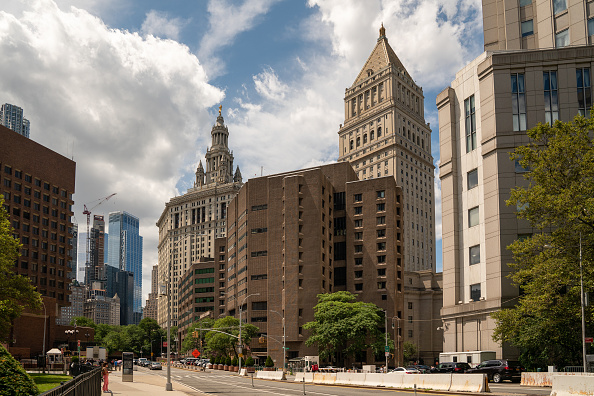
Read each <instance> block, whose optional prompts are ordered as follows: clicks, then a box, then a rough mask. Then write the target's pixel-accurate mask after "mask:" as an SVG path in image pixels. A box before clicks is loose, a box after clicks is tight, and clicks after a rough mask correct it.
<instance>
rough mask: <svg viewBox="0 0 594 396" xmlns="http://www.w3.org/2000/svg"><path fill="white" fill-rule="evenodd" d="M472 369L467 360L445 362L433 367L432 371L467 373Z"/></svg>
mask: <svg viewBox="0 0 594 396" xmlns="http://www.w3.org/2000/svg"><path fill="white" fill-rule="evenodd" d="M468 370H470V364H468V363H466V362H443V363H439V364H438V365H437V367H435V368H433V369H431V370H430V371H431V373H440V374H442V373H466V372H467V371H468Z"/></svg>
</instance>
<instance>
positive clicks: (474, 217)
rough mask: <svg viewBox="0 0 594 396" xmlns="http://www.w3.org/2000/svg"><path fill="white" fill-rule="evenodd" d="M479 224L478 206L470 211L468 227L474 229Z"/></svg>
mask: <svg viewBox="0 0 594 396" xmlns="http://www.w3.org/2000/svg"><path fill="white" fill-rule="evenodd" d="M478 223H479V207H478V206H476V207H474V208H472V209H469V210H468V227H469V228H470V227H474V226H475V225H478Z"/></svg>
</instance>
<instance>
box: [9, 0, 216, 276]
mask: <svg viewBox="0 0 594 396" xmlns="http://www.w3.org/2000/svg"><path fill="white" fill-rule="evenodd" d="M24 11H25V12H23V13H22V14H19V15H13V14H10V13H6V12H1V13H0V58H2V60H3V61H2V62H1V63H0V92H1V94H0V102H11V103H14V104H18V105H19V106H21V107H23V108H24V110H25V113H26V115H27V117H28V118H29V120H30V121H31V138H32V139H33V140H35V141H37V142H39V143H41V144H43V145H45V146H47V147H49V148H51V149H52V150H54V151H57V152H59V153H62V154H65V155H68V157H70V156H71V155H73V156H74V160H75V161H76V162H77V168H76V193H75V195H74V199H75V201H76V204H75V213H76V214H77V220H78V222H79V224H80V227H81V232H84V231H85V230H84V229H83V228H84V227H85V226H84V222H85V219H84V218H83V216H82V214H81V212H82V204H84V203H87V202H91V201H95V200H96V199H98V198H101V197H104V196H107V195H109V194H111V193H113V192H117V196H116V197H114V198H112V199H111V200H110V201H108V202H106V203H104V204H103V205H102V206H100V207H98V208H97V210H95V212H96V214H107V213H108V212H109V211H114V210H126V211H128V212H130V213H132V214H134V215H136V216H138V217H139V218H140V219H141V235H143V236H144V271H143V272H144V273H143V278H144V282H145V285H150V268H151V267H152V265H154V264H156V262H157V249H156V246H157V237H158V236H157V232H156V228H155V222H156V221H157V219H158V217H159V216H160V214H161V212H162V210H163V208H164V202H167V201H168V200H169V199H170V198H171V197H172V196H174V194H175V189H174V186H175V183H176V181H177V180H178V179H179V177H180V172H181V170H182V169H183V166H184V164H186V163H189V162H191V161H192V160H193V159H194V158H196V152H197V151H198V152H200V153H202V152H204V151H205V149H204V147H205V146H206V143H207V140H206V139H207V138H208V133H203V134H202V136H199V135H198V132H200V131H203V130H204V129H205V128H202V126H203V125H206V126H208V125H210V124H211V121H212V120H211V117H210V115H209V114H208V112H207V110H206V109H207V108H209V107H211V106H213V105H215V104H216V103H218V102H220V101H221V100H222V99H223V97H224V93H223V92H222V91H221V90H220V89H218V88H215V87H213V86H211V85H209V84H208V82H207V78H206V73H205V72H204V70H203V67H202V65H201V64H200V62H199V61H198V59H197V58H196V57H195V56H194V55H192V54H191V53H190V52H189V50H188V48H187V47H186V46H184V45H181V44H179V43H176V42H174V41H171V40H161V39H158V38H155V37H153V36H148V37H147V38H146V39H143V38H142V37H141V36H140V35H138V34H135V33H129V32H127V31H121V30H117V29H110V28H108V27H107V26H106V25H105V24H104V23H103V22H102V21H101V20H100V19H98V18H97V17H94V16H92V15H91V14H89V13H87V12H86V11H83V10H80V9H76V8H72V9H70V10H69V11H61V10H60V9H59V8H58V7H57V5H56V4H55V3H54V2H52V1H51V0H41V1H35V2H32V3H27V5H26V7H25V9H24ZM197 138H199V139H200V140H199V141H198V142H196V139H197ZM81 246H83V249H84V243H83V244H81Z"/></svg>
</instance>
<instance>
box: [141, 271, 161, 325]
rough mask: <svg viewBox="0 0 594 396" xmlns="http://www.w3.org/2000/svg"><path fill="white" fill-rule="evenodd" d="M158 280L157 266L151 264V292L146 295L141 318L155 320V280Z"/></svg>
mask: <svg viewBox="0 0 594 396" xmlns="http://www.w3.org/2000/svg"><path fill="white" fill-rule="evenodd" d="M158 280H159V274H158V266H157V265H153V269H152V271H151V292H150V293H149V295H148V299H147V300H146V304H145V306H144V308H143V309H142V317H143V318H151V319H155V320H157V311H158V298H159V287H158V283H157V281H158Z"/></svg>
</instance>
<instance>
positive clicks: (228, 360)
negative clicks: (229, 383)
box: [225, 356, 231, 366]
mask: <svg viewBox="0 0 594 396" xmlns="http://www.w3.org/2000/svg"><path fill="white" fill-rule="evenodd" d="M225 364H226V365H227V366H231V358H230V357H229V356H227V359H225Z"/></svg>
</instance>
